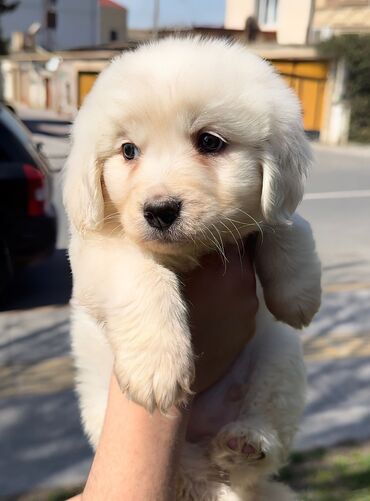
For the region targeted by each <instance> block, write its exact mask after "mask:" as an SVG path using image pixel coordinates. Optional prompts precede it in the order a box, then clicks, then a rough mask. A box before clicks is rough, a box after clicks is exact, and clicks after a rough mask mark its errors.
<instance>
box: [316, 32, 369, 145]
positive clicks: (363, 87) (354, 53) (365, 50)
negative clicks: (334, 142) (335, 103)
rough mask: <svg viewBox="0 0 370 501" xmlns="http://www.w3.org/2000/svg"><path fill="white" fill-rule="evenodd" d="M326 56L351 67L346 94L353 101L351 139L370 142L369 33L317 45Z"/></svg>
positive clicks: (339, 37) (341, 37)
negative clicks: (341, 59) (343, 60)
mask: <svg viewBox="0 0 370 501" xmlns="http://www.w3.org/2000/svg"><path fill="white" fill-rule="evenodd" d="M318 50H319V53H321V54H322V55H324V56H332V57H335V58H338V59H340V58H343V59H345V61H346V65H347V70H348V81H347V90H346V95H345V97H346V98H347V99H348V100H349V101H350V104H351V123H350V131H349V138H350V140H352V141H359V142H363V143H368V142H370V35H341V36H337V37H333V38H331V39H330V40H327V41H325V42H322V43H320V44H319V45H318Z"/></svg>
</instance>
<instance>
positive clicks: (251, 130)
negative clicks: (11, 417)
mask: <svg viewBox="0 0 370 501" xmlns="http://www.w3.org/2000/svg"><path fill="white" fill-rule="evenodd" d="M309 163H310V150H309V146H308V143H307V141H306V139H305V136H304V133H303V130H302V125H301V116H300V109H299V105H298V102H297V99H296V98H295V96H294V95H293V93H292V91H291V90H289V89H288V87H287V86H286V85H285V84H284V82H283V81H282V79H281V78H280V77H279V76H278V75H277V74H276V73H275V72H274V71H273V69H272V68H271V66H270V65H269V64H268V63H266V62H265V61H263V60H261V59H260V58H259V57H257V56H255V55H253V54H251V53H249V52H248V51H247V50H246V48H245V47H244V46H241V45H237V44H229V43H226V42H223V41H219V40H218V41H216V40H213V41H211V40H202V39H198V38H194V39H190V38H187V39H173V38H172V39H166V40H163V41H160V42H158V43H153V44H149V45H145V46H143V47H141V48H139V49H138V50H136V51H134V52H127V53H124V54H123V55H122V56H120V57H118V58H116V59H115V60H114V61H113V62H112V64H111V65H110V66H109V67H108V68H107V69H106V70H105V71H103V72H102V74H101V75H100V76H99V78H98V80H97V82H96V83H95V85H94V87H93V89H92V91H91V93H90V94H89V95H88V96H87V98H86V100H85V102H84V104H83V106H82V108H81V110H80V112H79V114H78V116H77V119H76V121H75V124H74V127H73V132H72V150H71V153H70V156H69V159H68V162H67V167H66V179H65V191H64V199H65V205H66V208H67V212H68V215H69V218H70V221H71V245H70V258H71V264H72V270H73V276H74V288H73V300H72V305H73V318H72V337H73V348H74V353H75V358H76V366H77V385H78V391H79V396H80V405H81V413H82V419H83V423H84V426H85V429H86V432H87V434H88V436H89V438H90V440H91V443H92V444H93V446H95V445H96V444H97V440H98V438H99V434H100V431H101V427H102V423H103V417H104V411H105V405H106V399H107V390H108V383H109V376H110V373H111V370H112V367H113V368H114V371H115V373H116V375H117V378H118V381H119V384H120V386H121V388H122V390H123V391H125V392H127V394H128V396H129V397H130V398H132V399H133V400H135V401H136V402H138V403H139V404H141V405H143V406H144V407H146V408H147V409H149V410H153V409H155V408H159V409H160V410H161V411H163V412H166V411H168V409H169V408H170V407H171V406H172V405H174V404H179V403H180V402H183V401H185V400H186V396H187V394H188V392H189V388H190V386H191V382H192V378H193V363H194V360H193V353H192V347H191V339H190V332H189V326H188V321H187V308H186V304H185V302H184V299H183V297H182V294H181V287H180V283H179V280H178V276H177V273H178V272H179V271H184V270H187V269H190V268H192V267H194V266H196V265H197V261H198V258H199V256H200V255H201V254H204V253H205V252H209V251H210V250H212V249H213V250H218V251H220V252H222V246H223V243H225V242H229V241H231V242H232V241H238V242H240V241H241V239H242V238H244V237H245V236H247V235H248V234H250V233H253V232H256V231H258V229H259V227H261V228H262V230H266V231H264V240H263V243H262V245H261V246H260V248H259V251H258V253H257V258H256V268H257V272H258V274H259V278H260V281H261V284H262V287H263V292H264V296H265V300H266V304H267V307H268V308H269V310H270V312H272V313H273V315H274V316H275V317H276V318H277V319H279V320H281V321H283V322H285V323H288V324H290V325H291V326H294V327H302V326H303V325H305V324H307V323H309V321H310V320H311V318H312V316H313V315H314V313H315V312H316V311H317V309H318V307H319V303H320V265H319V262H318V259H317V256H316V253H315V248H314V242H313V237H312V234H311V230H310V227H309V225H308V224H307V223H306V222H305V221H303V220H302V219H300V218H298V216H294V217H293V218H292V214H293V212H294V211H295V209H296V206H297V204H298V203H299V201H300V200H301V198H302V194H303V182H304V178H305V174H306V170H307V167H308V165H309ZM292 221H293V223H292ZM270 312H269V311H268V310H267V308H266V307H265V305H264V302H263V300H262V299H261V305H260V310H259V314H258V319H257V332H256V335H255V338H254V339H253V341H252V342H250V343H249V344H248V346H247V347H246V348H245V351H244V353H243V355H242V356H241V358H240V360H239V362H238V364H237V365H236V366H235V368H234V373H233V376H232V377H234V379H235V381H237V382H239V383H241V384H242V388H243V391H244V394H243V404H242V406H241V410H240V415H239V419H238V421H237V422H231V423H229V424H228V425H227V426H225V427H224V428H223V429H222V430H221V431H220V432H219V433H218V435H217V436H216V437H215V438H214V439H213V440H211V441H210V442H208V443H202V444H198V445H194V444H186V446H185V448H184V452H183V456H182V461H181V471H180V474H179V480H178V496H177V499H178V500H181V501H184V500H189V501H190V500H194V501H201V500H207V501H212V500H217V501H221V500H228V501H231V500H247V499H248V500H249V499H250V500H253V501H257V500H259V499H261V500H262V499H263V500H274V501H277V500H279V499H281V500H283V499H284V500H288V499H294V496H293V494H292V493H291V491H290V490H289V489H288V488H286V487H285V486H282V485H279V484H277V483H274V482H272V481H270V480H269V479H268V476H269V475H271V474H272V473H274V472H276V471H277V469H278V468H279V466H281V464H282V463H283V462H284V460H285V458H286V455H287V453H288V451H289V446H290V444H291V441H292V438H293V435H294V432H295V430H296V428H297V422H298V419H299V417H300V414H301V412H302V408H303V403H304V388H305V375H304V367H303V361H302V353H301V348H300V342H299V340H298V336H297V335H296V334H295V333H294V331H293V330H292V329H290V328H289V327H287V326H284V325H283V324H282V323H279V322H276V320H274V319H273V317H272V315H271V313H270ZM221 386H222V385H221ZM213 392H214V402H218V401H220V398H219V394H221V393H222V388H221V387H220V386H218V387H216V388H215V389H214V390H213ZM217 399H218V400H217ZM219 405H220V407H221V406H222V401H220V403H219ZM216 412H217V410H216Z"/></svg>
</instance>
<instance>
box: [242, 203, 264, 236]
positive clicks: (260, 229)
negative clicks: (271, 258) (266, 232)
mask: <svg viewBox="0 0 370 501" xmlns="http://www.w3.org/2000/svg"><path fill="white" fill-rule="evenodd" d="M236 210H238V211H240V212H241V213H242V214H245V215H246V216H248V217H249V218H250V219H251V220H252V221H253V222H254V223H255V225H256V226H257V228H258V230H259V232H260V233H261V245H262V244H263V229H262V227H261V225H260V223H259V222H258V221H257V220H256V219H254V217H253V216H251V215H250V214H248V212H245V211H244V210H243V209H240V208H239V207H237V208H236Z"/></svg>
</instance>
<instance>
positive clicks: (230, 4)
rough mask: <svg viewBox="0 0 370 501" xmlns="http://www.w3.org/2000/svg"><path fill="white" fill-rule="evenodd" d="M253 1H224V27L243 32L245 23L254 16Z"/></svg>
mask: <svg viewBox="0 0 370 501" xmlns="http://www.w3.org/2000/svg"><path fill="white" fill-rule="evenodd" d="M255 4H256V2H255V0H226V7H225V21H224V27H225V28H228V29H231V30H244V27H245V21H246V20H247V18H248V17H249V16H254V15H255Z"/></svg>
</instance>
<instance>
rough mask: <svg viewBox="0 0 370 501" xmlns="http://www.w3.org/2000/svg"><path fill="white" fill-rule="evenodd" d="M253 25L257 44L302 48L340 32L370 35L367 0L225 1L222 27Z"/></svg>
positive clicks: (369, 12)
mask: <svg viewBox="0 0 370 501" xmlns="http://www.w3.org/2000/svg"><path fill="white" fill-rule="evenodd" d="M248 18H254V20H255V21H256V22H257V25H258V29H259V33H258V37H257V41H266V40H267V41H275V42H277V43H278V44H282V45H289V44H290V45H305V44H307V43H314V42H319V41H320V40H325V39H327V38H330V37H331V36H332V35H337V34H342V33H370V1H369V0H226V10H225V21H224V26H225V28H227V29H238V30H244V28H245V23H246V20H247V19H248Z"/></svg>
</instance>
